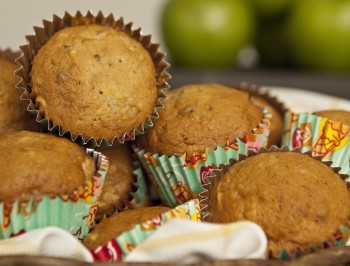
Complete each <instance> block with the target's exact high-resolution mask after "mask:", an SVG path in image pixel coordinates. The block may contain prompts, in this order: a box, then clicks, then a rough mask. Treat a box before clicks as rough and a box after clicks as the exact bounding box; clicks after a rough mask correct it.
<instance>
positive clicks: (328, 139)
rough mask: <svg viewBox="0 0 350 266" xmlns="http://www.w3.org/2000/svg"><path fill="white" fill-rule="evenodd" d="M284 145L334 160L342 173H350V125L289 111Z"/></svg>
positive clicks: (286, 118)
mask: <svg viewBox="0 0 350 266" xmlns="http://www.w3.org/2000/svg"><path fill="white" fill-rule="evenodd" d="M283 145H286V146H288V147H289V148H290V149H296V148H300V149H301V151H302V152H307V151H310V152H311V153H312V155H313V156H322V160H323V161H332V162H333V164H332V166H333V167H340V168H341V170H340V173H342V174H348V175H349V174H350V164H349V161H350V126H348V125H344V124H342V123H340V122H336V121H332V120H330V119H328V118H325V117H320V116H317V115H314V114H308V113H293V112H288V113H286V116H285V125H284V135H283Z"/></svg>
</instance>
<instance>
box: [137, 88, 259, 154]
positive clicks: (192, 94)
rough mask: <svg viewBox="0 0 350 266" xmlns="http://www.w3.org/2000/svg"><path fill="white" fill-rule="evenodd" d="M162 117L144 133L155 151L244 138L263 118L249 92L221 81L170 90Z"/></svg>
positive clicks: (192, 149)
mask: <svg viewBox="0 0 350 266" xmlns="http://www.w3.org/2000/svg"><path fill="white" fill-rule="evenodd" d="M165 104H166V108H165V109H164V110H163V111H162V113H161V117H160V119H159V120H158V121H157V122H156V123H155V125H154V127H152V128H150V129H149V130H148V131H147V133H146V134H145V135H144V136H141V137H140V138H139V139H138V141H140V144H141V146H142V147H143V148H144V149H145V150H147V151H148V152H152V153H159V154H166V155H172V154H174V153H177V154H183V153H184V152H188V153H190V154H192V153H194V152H195V151H201V152H204V151H205V150H206V149H207V148H211V149H215V148H216V147H217V146H222V147H224V146H226V145H227V142H228V141H230V140H234V139H236V138H244V137H245V134H246V133H248V132H250V131H252V130H253V129H254V128H256V127H257V126H258V124H259V123H261V121H262V119H263V112H262V109H261V108H259V107H258V106H256V105H254V104H253V103H252V102H251V101H250V99H249V96H248V94H247V93H244V92H241V91H238V90H235V89H232V88H229V87H225V86H222V85H219V84H198V85H186V86H183V87H180V88H177V89H175V90H172V91H170V92H169V93H168V99H167V100H166V102H165Z"/></svg>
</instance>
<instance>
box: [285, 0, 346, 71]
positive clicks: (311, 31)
mask: <svg viewBox="0 0 350 266" xmlns="http://www.w3.org/2000/svg"><path fill="white" fill-rule="evenodd" d="M286 33H287V36H288V37H287V38H288V41H289V45H290V49H291V51H292V55H293V61H295V64H297V65H300V66H303V67H308V68H312V69H318V70H325V71H347V72H349V71H350V1H349V0H322V1H320V0H303V1H298V3H297V5H296V6H295V8H294V10H293V11H292V12H291V14H290V17H289V19H288V23H287V27H286Z"/></svg>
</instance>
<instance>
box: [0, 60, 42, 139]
mask: <svg viewBox="0 0 350 266" xmlns="http://www.w3.org/2000/svg"><path fill="white" fill-rule="evenodd" d="M16 69H17V66H16V65H15V64H13V63H11V62H9V61H7V60H5V59H1V58H0V135H2V134H5V133H7V132H11V131H20V130H33V131H38V129H39V127H38V124H37V122H36V121H35V118H34V117H33V116H31V115H30V114H29V113H28V112H27V110H26V108H27V107H26V103H24V102H22V101H21V100H20V92H19V91H18V90H17V89H16V88H15V86H16V84H17V83H18V79H17V78H16V76H15V74H14V72H15V70H16Z"/></svg>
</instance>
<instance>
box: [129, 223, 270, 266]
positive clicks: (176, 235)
mask: <svg viewBox="0 0 350 266" xmlns="http://www.w3.org/2000/svg"><path fill="white" fill-rule="evenodd" d="M266 248H267V239H266V236H265V233H264V231H263V230H262V229H261V227H260V226H258V225H257V224H255V223H252V222H238V223H232V224H220V225H219V224H210V223H197V222H191V221H186V220H183V219H172V220H171V221H169V222H168V223H166V224H165V225H164V226H162V227H160V228H159V229H157V231H156V232H155V233H154V234H153V235H152V236H151V237H149V238H148V239H147V240H146V241H145V242H143V243H142V244H141V245H139V246H138V247H136V248H135V249H134V250H133V251H132V252H131V253H130V254H129V255H127V257H126V261H127V262H175V263H183V264H187V263H196V262H203V261H207V260H220V259H239V258H249V259H262V258H265V253H266Z"/></svg>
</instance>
